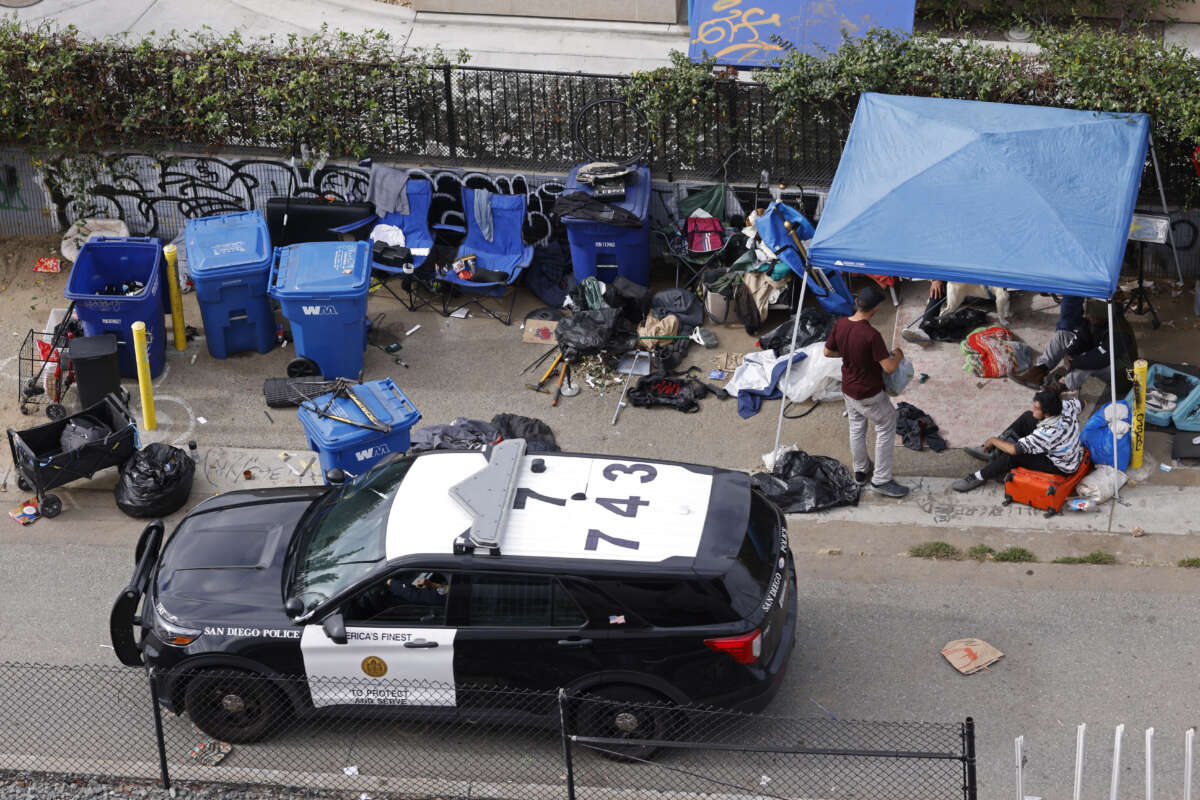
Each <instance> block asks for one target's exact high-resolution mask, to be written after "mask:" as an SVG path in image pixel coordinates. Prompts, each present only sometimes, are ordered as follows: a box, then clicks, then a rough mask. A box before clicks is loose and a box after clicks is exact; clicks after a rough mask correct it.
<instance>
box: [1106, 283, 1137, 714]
mask: <svg viewBox="0 0 1200 800" xmlns="http://www.w3.org/2000/svg"><path fill="white" fill-rule="evenodd" d="M1115 338H1116V337H1115V335H1114V334H1113V302H1112V298H1111V297H1110V298H1109V300H1108V385H1109V388H1110V389H1112V406H1111V407H1112V410H1113V411H1112V413H1113V422H1115V421H1116V420H1117V351H1116V349H1115V347H1114V345H1113V342H1114V341H1115ZM1129 422H1130V423H1131V424H1132V423H1133V420H1132V419H1130V420H1129ZM1108 430H1109V431H1110V432H1111V433H1112V440H1113V503H1116V502H1117V501H1118V500H1120V499H1121V480H1120V479H1121V468H1120V467H1118V466H1117V431H1116V428H1115V427H1114V425H1113V423H1112V422H1110V423H1109V425H1108ZM1121 727H1122V728H1124V726H1121Z"/></svg>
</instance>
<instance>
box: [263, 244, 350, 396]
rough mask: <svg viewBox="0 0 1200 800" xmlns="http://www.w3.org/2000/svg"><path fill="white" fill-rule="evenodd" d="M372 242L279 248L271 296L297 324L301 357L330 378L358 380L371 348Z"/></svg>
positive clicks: (295, 334) (294, 335)
mask: <svg viewBox="0 0 1200 800" xmlns="http://www.w3.org/2000/svg"><path fill="white" fill-rule="evenodd" d="M370 283H371V245H370V244H369V243H368V242H304V243H303V244H294V245H291V246H289V247H277V248H275V255H274V258H273V259H272V264H271V274H270V278H269V280H268V283H267V292H268V293H269V294H270V295H271V296H272V297H274V298H275V299H276V300H278V301H279V305H280V308H281V309H282V310H283V316H284V317H285V318H286V319H287V320H288V322H290V323H291V325H292V338H293V339H294V340H295V342H296V353H297V354H298V355H299V356H301V357H302V358H306V359H311V360H312V361H313V362H315V363H316V365H317V369H318V371H319V372H320V374H321V375H323V376H325V378H327V379H333V378H351V379H357V378H358V377H359V376H360V375H361V374H362V368H363V351H364V350H366V349H367V290H368V289H369V288H370Z"/></svg>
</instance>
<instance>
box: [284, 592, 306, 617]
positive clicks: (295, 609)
mask: <svg viewBox="0 0 1200 800" xmlns="http://www.w3.org/2000/svg"><path fill="white" fill-rule="evenodd" d="M283 611H284V613H285V614H287V615H288V616H289V617H298V616H300V615H301V614H303V613H304V601H303V600H301V599H300V598H299V597H295V596H293V597H289V598H288V599H287V600H286V601H284V603H283Z"/></svg>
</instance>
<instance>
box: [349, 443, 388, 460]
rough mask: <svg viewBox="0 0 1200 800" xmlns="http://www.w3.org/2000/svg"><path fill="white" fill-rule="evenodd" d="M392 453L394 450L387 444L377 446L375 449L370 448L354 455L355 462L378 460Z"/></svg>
mask: <svg viewBox="0 0 1200 800" xmlns="http://www.w3.org/2000/svg"><path fill="white" fill-rule="evenodd" d="M390 452H392V448H390V447H388V446H387V445H386V444H377V445H375V446H374V447H368V448H367V449H366V450H359V451H358V452H357V453H355V454H354V460H355V461H366V460H367V459H369V458H378V457H379V456H385V455H387V454H388V453H390Z"/></svg>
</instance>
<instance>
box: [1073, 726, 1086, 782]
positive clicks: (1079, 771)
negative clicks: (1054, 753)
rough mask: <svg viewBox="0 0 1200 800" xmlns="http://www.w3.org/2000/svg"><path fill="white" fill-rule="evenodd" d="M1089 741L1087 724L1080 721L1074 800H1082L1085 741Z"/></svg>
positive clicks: (1076, 737) (1076, 739) (1076, 744)
mask: <svg viewBox="0 0 1200 800" xmlns="http://www.w3.org/2000/svg"><path fill="white" fill-rule="evenodd" d="M1086 741H1087V724H1086V723H1080V725H1079V727H1078V728H1076V729H1075V792H1074V793H1073V794H1072V795H1071V796H1072V798H1073V800H1080V798H1081V797H1082V794H1083V759H1084V743H1085V742H1086Z"/></svg>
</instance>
